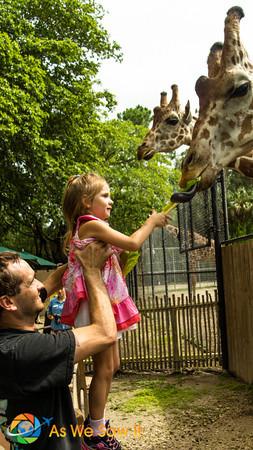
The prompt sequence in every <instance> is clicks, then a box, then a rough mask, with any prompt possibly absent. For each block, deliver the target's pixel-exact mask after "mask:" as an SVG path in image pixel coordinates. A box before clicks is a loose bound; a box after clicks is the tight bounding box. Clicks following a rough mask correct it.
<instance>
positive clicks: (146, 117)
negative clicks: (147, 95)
mask: <svg viewBox="0 0 253 450" xmlns="http://www.w3.org/2000/svg"><path fill="white" fill-rule="evenodd" d="M117 117H118V119H119V120H129V121H130V122H133V123H134V124H135V125H142V126H144V127H146V128H148V127H149V124H150V122H151V120H152V113H151V111H150V109H148V108H145V106H140V105H137V106H136V107H135V108H127V109H126V110H125V111H123V112H122V113H119V114H117Z"/></svg>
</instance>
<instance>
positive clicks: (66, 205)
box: [62, 173, 106, 253]
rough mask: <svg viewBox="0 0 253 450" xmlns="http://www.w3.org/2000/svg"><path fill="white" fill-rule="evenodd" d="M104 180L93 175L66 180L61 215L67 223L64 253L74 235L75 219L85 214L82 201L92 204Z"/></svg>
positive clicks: (76, 176) (77, 176) (75, 176)
mask: <svg viewBox="0 0 253 450" xmlns="http://www.w3.org/2000/svg"><path fill="white" fill-rule="evenodd" d="M105 183H106V180H105V179H104V178H103V177H101V176H100V175H96V174H95V173H87V174H82V175H74V176H72V177H70V178H69V179H68V182H67V186H66V188H65V190H64V194H63V202H62V206H63V214H64V217H65V220H66V223H67V233H66V235H65V238H64V244H63V248H64V252H65V253H66V252H67V249H68V246H69V242H70V239H71V237H72V236H73V234H74V231H75V227H76V223H77V219H78V217H79V216H82V215H84V214H87V213H88V211H87V209H86V208H85V205H84V201H83V200H84V199H86V200H87V202H88V203H89V202H92V200H93V199H94V197H95V196H96V195H97V194H98V193H99V192H100V191H101V189H103V187H104V185H105Z"/></svg>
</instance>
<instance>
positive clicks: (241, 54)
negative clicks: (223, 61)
mask: <svg viewBox="0 0 253 450" xmlns="http://www.w3.org/2000/svg"><path fill="white" fill-rule="evenodd" d="M239 55H240V58H241V61H242V60H243V51H242V50H240V53H239Z"/></svg>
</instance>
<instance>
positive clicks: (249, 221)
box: [227, 171, 253, 238]
mask: <svg viewBox="0 0 253 450" xmlns="http://www.w3.org/2000/svg"><path fill="white" fill-rule="evenodd" d="M252 188H253V181H252V180H251V179H249V178H246V177H243V176H242V175H239V174H237V173H235V172H232V171H231V172H229V174H228V177H227V199H228V218H229V231H230V237H231V238H233V237H239V236H243V235H247V234H251V233H253V190H252Z"/></svg>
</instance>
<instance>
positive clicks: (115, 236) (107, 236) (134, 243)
mask: <svg viewBox="0 0 253 450" xmlns="http://www.w3.org/2000/svg"><path fill="white" fill-rule="evenodd" d="M167 220H168V217H167V216H166V215H165V214H164V213H157V212H153V213H152V215H151V216H150V217H149V218H148V219H147V220H146V222H145V223H144V224H143V225H142V226H141V227H140V228H139V229H138V230H137V231H135V232H134V233H133V234H131V236H126V235H125V234H122V233H120V232H119V231H116V230H114V229H113V228H110V227H108V225H106V224H105V223H103V222H102V221H98V220H92V221H89V222H86V223H84V224H82V225H81V227H80V230H79V238H80V239H85V238H88V237H94V238H96V239H98V240H100V241H103V242H106V243H108V244H111V245H114V246H115V247H120V248H122V249H123V250H128V251H135V250H139V248H140V247H141V246H142V244H143V242H144V241H145V240H146V239H147V238H148V236H149V235H150V234H151V233H152V231H153V229H154V228H155V227H163V226H165V225H166V223H167Z"/></svg>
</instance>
